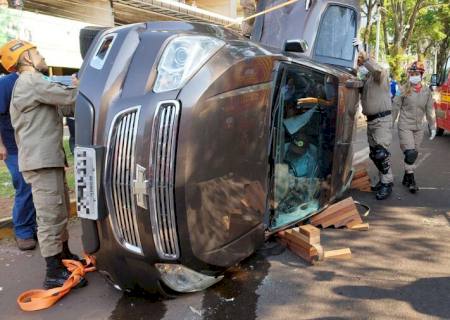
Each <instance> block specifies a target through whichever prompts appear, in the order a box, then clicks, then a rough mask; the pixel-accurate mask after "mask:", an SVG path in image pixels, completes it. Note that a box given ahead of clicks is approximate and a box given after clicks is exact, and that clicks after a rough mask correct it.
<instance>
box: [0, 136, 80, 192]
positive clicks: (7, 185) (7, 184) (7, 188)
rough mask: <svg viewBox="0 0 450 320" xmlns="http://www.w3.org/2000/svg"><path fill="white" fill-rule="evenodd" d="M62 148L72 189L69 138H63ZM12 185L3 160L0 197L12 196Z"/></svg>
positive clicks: (72, 176) (0, 176)
mask: <svg viewBox="0 0 450 320" xmlns="http://www.w3.org/2000/svg"><path fill="white" fill-rule="evenodd" d="M64 150H65V152H66V156H67V162H68V164H69V168H68V169H67V170H66V178H67V184H68V185H69V189H70V190H71V191H73V190H74V189H75V177H74V173H73V155H72V153H71V152H70V148H69V139H64ZM14 193H15V190H14V186H13V184H12V180H11V175H10V174H9V171H8V168H7V167H6V164H5V162H4V161H1V163H0V198H13V197H14Z"/></svg>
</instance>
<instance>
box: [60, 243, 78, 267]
mask: <svg viewBox="0 0 450 320" xmlns="http://www.w3.org/2000/svg"><path fill="white" fill-rule="evenodd" d="M61 259H63V260H64V259H67V260H76V261H80V262H82V259H80V257H79V256H77V255H76V254H73V253H72V252H71V251H70V249H69V241H64V242H63V250H62V252H61Z"/></svg>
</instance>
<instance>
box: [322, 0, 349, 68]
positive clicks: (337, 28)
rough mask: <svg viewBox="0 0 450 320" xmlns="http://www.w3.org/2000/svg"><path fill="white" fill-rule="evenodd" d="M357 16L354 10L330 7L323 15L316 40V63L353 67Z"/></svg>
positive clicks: (336, 6)
mask: <svg viewBox="0 0 450 320" xmlns="http://www.w3.org/2000/svg"><path fill="white" fill-rule="evenodd" d="M356 27H357V15H356V12H355V10H353V9H351V8H348V7H343V6H338V5H332V6H329V7H328V9H327V10H326V12H325V14H324V15H323V18H322V21H321V23H320V27H319V33H318V35H317V38H316V43H315V50H314V55H315V57H316V59H317V60H318V61H321V62H324V63H331V64H336V65H341V66H345V67H352V66H353V59H354V51H355V50H354V48H353V45H352V40H353V38H354V37H355V36H356Z"/></svg>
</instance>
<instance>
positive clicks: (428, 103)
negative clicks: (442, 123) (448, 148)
mask: <svg viewBox="0 0 450 320" xmlns="http://www.w3.org/2000/svg"><path fill="white" fill-rule="evenodd" d="M424 72H425V67H424V65H423V63H422V62H420V61H416V62H414V63H412V64H411V66H410V67H409V68H408V83H407V84H406V85H405V86H404V87H403V88H402V89H401V95H400V96H397V97H395V98H394V114H393V122H392V126H394V123H395V120H396V119H397V117H398V136H399V139H400V148H401V149H402V151H403V153H404V155H405V158H404V162H405V174H404V176H403V181H402V184H403V185H404V186H406V187H407V188H408V189H409V191H410V192H411V193H416V192H417V191H418V190H419V188H418V186H417V184H416V179H415V177H414V169H415V168H416V166H415V162H416V160H417V157H418V155H419V151H418V150H419V146H420V144H421V142H422V139H423V120H424V118H425V117H426V119H427V122H428V125H429V126H430V129H431V135H430V140H433V139H434V137H435V136H436V115H435V111H434V108H433V95H432V92H431V90H430V89H429V88H428V87H427V86H424V85H422V77H423V73H424Z"/></svg>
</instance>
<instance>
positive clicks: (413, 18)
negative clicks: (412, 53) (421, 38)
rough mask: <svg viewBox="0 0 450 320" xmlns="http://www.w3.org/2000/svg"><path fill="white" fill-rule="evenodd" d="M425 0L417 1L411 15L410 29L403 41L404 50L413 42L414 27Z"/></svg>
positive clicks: (409, 19) (409, 20)
mask: <svg viewBox="0 0 450 320" xmlns="http://www.w3.org/2000/svg"><path fill="white" fill-rule="evenodd" d="M423 2H424V0H416V4H415V5H414V9H413V11H412V12H411V15H410V16H409V18H408V25H409V29H408V31H407V32H406V35H405V37H404V38H403V39H402V48H403V49H406V48H408V46H409V41H410V40H411V36H412V34H413V31H414V26H415V24H416V18H417V14H418V13H419V10H420V7H421V6H422V4H423Z"/></svg>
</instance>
